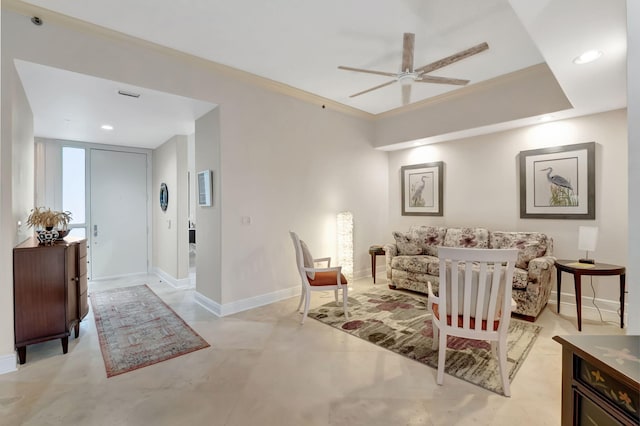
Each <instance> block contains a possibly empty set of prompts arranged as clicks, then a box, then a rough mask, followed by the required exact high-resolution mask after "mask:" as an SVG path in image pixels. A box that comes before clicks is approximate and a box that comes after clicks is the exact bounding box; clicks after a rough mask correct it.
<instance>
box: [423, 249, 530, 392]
mask: <svg viewBox="0 0 640 426" xmlns="http://www.w3.org/2000/svg"><path fill="white" fill-rule="evenodd" d="M438 257H439V259H440V274H439V277H440V286H439V294H438V296H435V295H434V293H433V290H432V288H431V283H428V289H429V300H428V305H429V310H430V311H431V313H432V317H431V321H432V324H433V349H436V348H438V347H439V351H438V375H437V383H438V384H439V385H441V384H442V382H443V380H444V365H445V356H446V352H447V336H449V335H451V336H459V337H464V338H467V339H476V340H488V341H490V342H491V349H492V353H493V354H494V356H496V344H497V357H498V364H499V368H500V375H501V377H502V389H503V392H504V395H505V396H511V390H510V389H509V377H508V372H507V332H508V330H509V321H510V319H511V310H512V307H513V304H512V300H511V287H512V284H511V283H512V282H513V269H514V266H515V263H516V260H517V258H518V250H517V249H507V250H498V249H468V248H451V247H438ZM452 271H453V272H454V273H452ZM456 271H457V273H455V272H456Z"/></svg>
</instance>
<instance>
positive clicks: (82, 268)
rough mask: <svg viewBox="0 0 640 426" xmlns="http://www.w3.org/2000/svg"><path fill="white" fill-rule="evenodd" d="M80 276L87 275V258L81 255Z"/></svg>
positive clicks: (79, 261) (79, 260)
mask: <svg viewBox="0 0 640 426" xmlns="http://www.w3.org/2000/svg"><path fill="white" fill-rule="evenodd" d="M78 276H79V277H82V276H85V277H86V276H87V258H86V257H81V258H80V259H78Z"/></svg>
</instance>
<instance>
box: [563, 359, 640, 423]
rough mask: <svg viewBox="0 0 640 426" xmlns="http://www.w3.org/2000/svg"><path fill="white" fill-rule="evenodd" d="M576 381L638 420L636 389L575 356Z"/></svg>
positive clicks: (639, 418) (638, 403) (639, 416)
mask: <svg viewBox="0 0 640 426" xmlns="http://www.w3.org/2000/svg"><path fill="white" fill-rule="evenodd" d="M575 361H576V363H575V366H576V369H577V372H576V373H577V374H576V381H577V382H578V383H580V384H582V385H583V386H585V387H587V388H588V389H590V390H592V391H593V392H595V393H597V394H598V395H600V396H601V397H602V398H604V399H606V400H607V401H609V402H610V403H611V404H612V405H614V406H615V407H617V408H618V410H620V411H621V412H623V413H625V414H626V415H627V416H629V417H630V418H631V419H633V420H634V421H635V422H640V415H639V413H638V412H639V411H640V401H639V400H638V398H639V395H638V391H637V390H635V389H632V388H630V387H629V386H626V385H624V384H623V383H620V382H619V381H617V380H615V379H614V378H613V377H611V376H610V375H609V374H607V373H605V372H604V371H603V369H602V368H599V367H597V366H594V365H592V364H591V363H589V362H588V361H585V360H584V359H582V358H579V357H576V358H575Z"/></svg>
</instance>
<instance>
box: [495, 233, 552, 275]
mask: <svg viewBox="0 0 640 426" xmlns="http://www.w3.org/2000/svg"><path fill="white" fill-rule="evenodd" d="M491 240H492V241H491V243H492V244H491V246H492V248H517V249H518V250H519V251H518V260H517V261H516V268H522V269H527V268H528V267H529V262H530V261H531V260H533V259H535V258H537V257H541V256H544V255H545V253H546V252H547V236H546V235H545V234H541V233H539V232H501V231H496V232H492V233H491Z"/></svg>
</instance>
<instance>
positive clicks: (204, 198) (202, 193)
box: [198, 170, 213, 207]
mask: <svg viewBox="0 0 640 426" xmlns="http://www.w3.org/2000/svg"><path fill="white" fill-rule="evenodd" d="M212 180H213V178H212V172H211V170H203V171H201V172H198V205H199V206H201V207H211V205H212V204H213V202H212V200H213V190H212V182H211V181H212Z"/></svg>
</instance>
